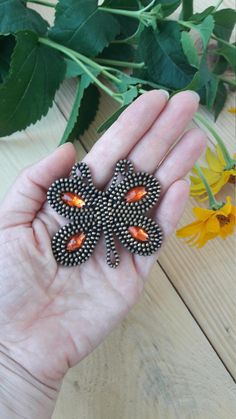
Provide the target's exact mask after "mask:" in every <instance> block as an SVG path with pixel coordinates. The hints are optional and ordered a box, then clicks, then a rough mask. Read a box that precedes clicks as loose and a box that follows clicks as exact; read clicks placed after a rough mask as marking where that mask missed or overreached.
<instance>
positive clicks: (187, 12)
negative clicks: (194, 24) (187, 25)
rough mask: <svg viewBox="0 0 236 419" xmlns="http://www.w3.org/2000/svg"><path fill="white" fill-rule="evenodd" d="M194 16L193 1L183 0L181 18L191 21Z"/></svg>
mask: <svg viewBox="0 0 236 419" xmlns="http://www.w3.org/2000/svg"><path fill="white" fill-rule="evenodd" d="M192 14H193V0H182V10H181V18H182V19H183V20H189V18H190V16H192Z"/></svg>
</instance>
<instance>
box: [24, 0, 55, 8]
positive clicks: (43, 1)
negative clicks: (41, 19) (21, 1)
mask: <svg viewBox="0 0 236 419" xmlns="http://www.w3.org/2000/svg"><path fill="white" fill-rule="evenodd" d="M27 3H35V4H41V5H42V6H46V7H54V8H55V7H56V4H55V3H51V2H49V1H46V0H30V1H28V2H27Z"/></svg>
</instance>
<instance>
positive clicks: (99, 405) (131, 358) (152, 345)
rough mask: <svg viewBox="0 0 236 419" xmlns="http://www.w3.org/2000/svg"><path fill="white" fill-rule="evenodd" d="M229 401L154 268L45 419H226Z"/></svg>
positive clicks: (231, 390)
mask: <svg viewBox="0 0 236 419" xmlns="http://www.w3.org/2000/svg"><path fill="white" fill-rule="evenodd" d="M235 393H236V388H235V385H234V383H233V380H232V379H231V377H230V376H229V374H228V373H227V372H226V370H225V368H224V366H223V365H222V363H221V362H220V361H219V358H218V357H217V355H216V353H215V352H214V350H213V349H212V347H211V345H210V344H209V343H208V341H207V339H206V338H205V336H204V335H203V334H202V332H201V331H200V329H199V327H198V325H197V324H196V322H195V321H194V319H193V318H192V316H191V314H190V313H189V311H188V309H187V308H186V307H185V305H184V304H183V302H182V301H181V299H180V297H179V296H178V295H177V293H176V292H175V290H174V289H173V287H172V286H171V284H170V282H169V281H168V279H167V278H166V276H165V274H164V273H163V272H162V271H161V269H160V267H158V265H157V264H156V266H155V267H154V269H153V271H152V274H151V276H150V280H149V283H148V284H147V286H146V290H145V293H144V295H143V296H142V298H141V299H140V302H139V303H138V304H137V306H136V307H135V308H134V309H133V310H132V311H131V313H130V314H129V316H128V317H127V318H126V320H125V321H124V322H123V323H122V325H120V326H119V327H118V328H117V329H116V330H115V331H114V332H113V333H112V335H110V337H108V338H107V339H106V341H105V342H104V343H103V344H102V345H101V346H100V347H99V348H98V349H97V350H96V351H95V352H93V353H92V354H91V355H90V356H89V357H88V358H87V359H86V360H84V361H83V362H82V363H81V364H80V365H79V366H78V367H76V368H74V369H73V370H71V371H70V372H69V373H68V375H67V377H66V379H65V381H64V384H63V387H62V391H61V394H60V398H59V400H58V403H57V407H56V411H55V413H54V416H53V419H65V418H66V419H111V418H112V419H177V418H178V419H187V418H188V419H231V418H232V419H233V418H234V417H235V414H236V399H235V395H236V394H235Z"/></svg>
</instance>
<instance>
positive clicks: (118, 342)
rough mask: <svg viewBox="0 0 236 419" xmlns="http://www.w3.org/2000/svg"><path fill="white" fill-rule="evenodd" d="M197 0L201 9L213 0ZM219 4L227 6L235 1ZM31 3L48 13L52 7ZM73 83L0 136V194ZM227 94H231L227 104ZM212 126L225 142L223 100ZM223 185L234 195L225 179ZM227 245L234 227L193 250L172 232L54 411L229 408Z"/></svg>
mask: <svg viewBox="0 0 236 419" xmlns="http://www.w3.org/2000/svg"><path fill="white" fill-rule="evenodd" d="M195 3H196V5H197V7H198V8H199V10H201V9H203V7H204V8H205V7H207V6H208V5H209V4H212V3H213V0H212V1H209V0H207V1H206V0H197V1H196V2H195ZM223 6H224V7H227V6H231V7H233V1H232V0H228V1H224V3H223ZM38 9H40V11H43V13H44V15H45V16H47V17H48V16H49V13H51V10H50V11H48V10H45V9H43V8H41V7H38ZM74 86H75V85H74V83H73V81H72V82H66V83H64V84H63V86H62V87H61V89H60V91H59V92H58V94H57V96H56V100H55V103H54V106H53V108H52V109H51V110H50V112H49V114H48V115H47V117H46V118H43V119H42V120H41V121H40V122H39V123H37V124H36V125H35V126H33V127H30V128H28V129H27V130H26V131H25V132H22V133H17V134H14V135H12V136H11V137H8V138H4V139H1V140H0V155H1V171H0V185H1V189H0V194H1V196H3V195H4V193H5V192H6V191H7V189H8V187H9V186H10V184H11V183H12V182H13V180H14V178H15V177H16V176H17V174H18V172H19V170H21V169H22V168H23V167H25V166H26V165H28V164H31V163H33V162H34V161H36V160H38V159H40V158H41V157H43V156H45V155H47V154H48V153H49V152H50V151H52V150H53V149H54V148H55V147H56V145H57V144H58V141H59V139H60V136H61V134H62V132H63V129H64V127H65V124H66V118H67V117H68V114H69V110H70V108H71V104H72V101H73V95H74ZM233 102H234V98H233V96H231V97H230V98H229V100H228V103H227V104H226V109H227V107H229V106H232V105H233ZM112 107H113V108H115V105H114V104H113V103H111V102H110V100H108V99H107V97H104V96H103V97H102V100H101V104H100V109H99V113H98V115H97V118H96V121H95V122H94V123H93V124H92V127H91V128H90V130H89V132H87V133H86V134H85V135H84V136H83V138H82V140H81V143H79V142H77V144H76V147H77V151H78V159H80V158H81V157H82V156H83V155H84V154H85V152H86V151H87V150H88V149H89V148H90V147H91V146H92V145H93V142H94V140H95V139H96V138H97V137H98V136H97V134H96V127H97V126H98V125H99V124H100V123H101V122H102V121H103V120H104V119H105V118H106V116H107V115H108V114H110V113H111V111H112ZM203 112H204V113H205V114H206V112H205V111H203ZM208 116H209V118H212V117H211V115H210V114H208ZM216 126H217V129H218V131H219V133H220V134H221V135H222V137H223V138H224V140H225V141H226V143H227V145H228V146H229V149H230V150H231V151H233V148H234V143H235V138H234V136H235V124H234V118H233V116H232V115H231V114H229V113H227V111H226V110H225V111H224V112H223V113H222V114H221V116H220V117H219V119H218V121H217V124H216ZM227 188H228V192H230V194H231V195H232V194H233V193H234V191H233V186H232V185H230V187H227ZM227 188H226V189H225V190H224V196H225V195H226V194H227ZM194 205H196V202H195V201H194V200H193V199H190V200H189V203H188V206H187V208H186V211H185V214H184V217H183V219H182V220H181V225H184V224H186V223H188V222H191V221H192V220H193V216H192V211H191V208H192V207H193V206H194ZM235 245H236V242H235V237H230V238H229V239H227V241H222V240H214V241H212V242H211V243H209V244H208V245H207V246H206V247H205V248H204V249H202V250H196V249H192V248H188V247H187V246H186V245H184V244H183V243H182V242H180V241H179V240H177V239H176V237H175V235H173V236H172V238H171V239H170V240H169V242H168V243H167V244H166V246H165V248H164V250H163V252H162V253H161V255H160V257H159V261H158V262H156V264H155V266H154V268H153V270H152V274H151V275H150V280H149V282H148V283H147V286H146V289H145V292H144V294H143V296H142V298H141V299H140V301H139V303H138V304H137V306H136V307H135V308H134V309H133V310H132V312H131V313H130V314H129V316H128V317H127V318H126V319H125V321H124V322H123V323H122V324H121V325H120V326H119V327H118V328H117V329H116V330H115V331H114V332H113V333H112V334H111V335H110V336H109V337H108V338H107V339H106V341H105V342H104V343H103V344H102V345H101V346H100V347H99V348H98V349H97V350H96V351H94V352H93V353H92V354H91V355H90V356H89V357H88V358H87V359H85V360H84V361H83V362H81V364H80V365H78V366H77V367H75V368H73V369H72V370H71V371H70V372H69V373H68V375H67V376H66V378H65V380H64V384H63V387H62V390H61V394H60V397H59V400H58V403H57V407H56V410H55V413H54V415H53V419H169V418H170V419H177V418H178V419H179V418H180V419H185V418H186V419H187V418H188V419H192V418H194V419H205V418H210V419H218V418H219V419H231V418H232V419H233V418H235V417H236V385H235V379H236V307H235V304H236V303H235V302H236V282H235V279H236V275H235V274H236V272H235V271H236V269H235V248H236V246H235Z"/></svg>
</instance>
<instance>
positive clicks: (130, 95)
mask: <svg viewBox="0 0 236 419" xmlns="http://www.w3.org/2000/svg"><path fill="white" fill-rule="evenodd" d="M121 95H122V99H123V105H129V104H130V103H131V102H132V101H133V99H135V98H136V97H137V96H138V89H137V87H136V86H132V87H130V89H128V90H127V91H126V92H124V93H122V94H121Z"/></svg>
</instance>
